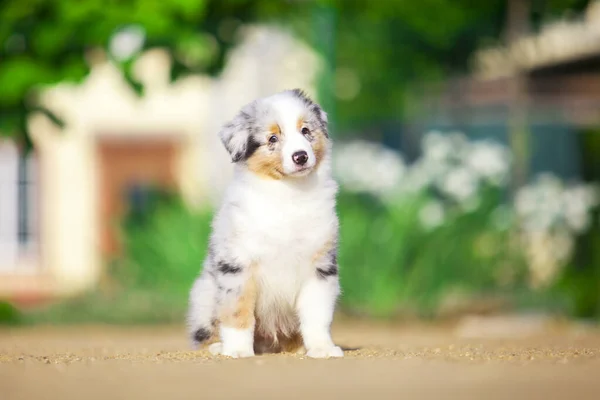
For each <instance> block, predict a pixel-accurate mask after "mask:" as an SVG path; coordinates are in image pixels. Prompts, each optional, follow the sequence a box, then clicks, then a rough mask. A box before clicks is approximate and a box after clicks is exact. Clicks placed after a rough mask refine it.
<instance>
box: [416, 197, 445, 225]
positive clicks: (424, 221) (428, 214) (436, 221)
mask: <svg viewBox="0 0 600 400" xmlns="http://www.w3.org/2000/svg"><path fill="white" fill-rule="evenodd" d="M419 221H420V222H421V225H423V227H424V228H426V229H434V228H437V227H438V226H440V225H441V224H443V223H444V207H443V206H442V203H440V202H439V201H436V200H431V201H429V202H428V203H427V204H425V205H424V206H423V208H421V211H419Z"/></svg>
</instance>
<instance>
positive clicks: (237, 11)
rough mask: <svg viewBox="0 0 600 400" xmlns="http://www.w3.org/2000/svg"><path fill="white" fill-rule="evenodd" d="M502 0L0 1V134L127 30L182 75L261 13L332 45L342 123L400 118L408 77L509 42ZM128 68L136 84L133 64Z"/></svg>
mask: <svg viewBox="0 0 600 400" xmlns="http://www.w3.org/2000/svg"><path fill="white" fill-rule="evenodd" d="M588 2H589V0H552V1H538V0H532V13H531V19H532V21H533V22H534V26H535V24H536V23H537V24H539V22H540V21H543V20H545V19H547V18H551V17H553V16H556V15H562V14H564V13H565V12H567V11H573V12H574V11H580V10H582V9H583V8H584V7H585V6H586V4H587V3H588ZM505 8H506V0H488V1H480V2H475V1H470V0H423V1H420V2H414V1H411V0H387V1H372V0H288V1H284V0H164V1H162V0H120V1H115V0H109V1H105V0H86V1H77V0H7V1H4V2H3V3H2V5H0V22H1V23H0V60H2V61H1V63H0V132H2V133H3V134H8V135H20V136H21V137H22V138H25V139H26V136H24V134H25V133H26V122H25V121H26V116H27V114H28V113H29V112H31V111H32V110H36V109H37V108H38V104H37V103H36V101H35V91H32V89H36V88H38V87H39V86H40V85H47V84H52V83H56V82H62V81H77V80H79V79H81V78H82V77H84V76H85V75H86V73H87V71H88V65H87V64H86V62H85V55H86V53H87V52H88V51H90V50H92V49H96V48H101V49H107V48H108V46H109V42H110V39H111V37H113V35H114V34H115V33H116V32H118V31H119V30H122V29H124V28H127V27H130V26H138V27H141V28H143V31H144V34H145V40H144V43H143V48H151V47H156V46H161V47H165V48H167V49H169V50H170V51H171V52H172V54H173V55H174V61H175V65H174V70H173V77H174V78H176V77H177V76H179V75H181V74H187V73H190V72H201V73H209V74H214V73H217V72H218V71H219V70H220V68H221V67H222V65H223V63H224V60H225V55H226V54H227V51H228V49H230V48H231V46H233V45H234V44H235V43H236V38H237V32H238V29H239V28H240V27H241V26H243V25H244V24H247V23H253V22H263V21H265V22H273V23H278V24H280V25H282V26H284V27H288V28H292V29H293V30H294V31H295V33H296V34H297V35H298V36H299V37H300V38H302V39H304V40H306V41H307V42H308V43H310V44H311V45H313V46H314V47H315V48H317V49H321V50H322V51H325V52H327V54H324V55H325V56H326V57H325V58H326V59H327V60H328V61H329V68H328V69H327V71H330V72H331V73H333V72H334V71H336V73H335V75H334V76H335V79H328V80H327V81H324V85H323V87H322V88H321V89H322V94H323V97H331V96H326V94H330V95H331V94H333V93H337V94H338V95H339V94H340V90H341V91H343V89H344V88H346V89H347V88H348V87H354V88H355V89H354V91H355V92H356V91H357V90H358V92H356V93H354V94H352V93H350V94H349V93H346V94H343V95H340V96H338V97H337V98H336V99H335V109H336V114H337V117H338V118H337V119H338V120H340V121H341V122H342V123H343V125H345V126H352V127H356V126H357V124H367V123H372V122H373V121H377V120H386V119H398V118H401V117H402V115H403V113H404V112H405V111H406V107H407V105H408V104H410V103H409V99H410V93H411V92H410V88H411V86H412V85H414V84H415V83H418V82H421V81H423V80H431V79H441V78H443V77H446V76H448V75H452V74H456V73H462V72H464V71H466V70H467V68H468V62H469V56H470V54H471V53H472V52H473V51H474V50H475V49H476V48H477V47H478V46H480V45H481V44H484V43H486V42H490V41H491V42H495V41H498V40H500V39H501V33H502V30H503V26H504V23H505V14H506V10H505ZM323 13H328V15H333V16H334V18H333V23H332V24H325V25H320V24H319V23H318V21H319V20H320V19H319V16H320V15H322V14H323ZM324 29H333V31H334V32H325V31H324ZM325 37H331V38H332V40H333V41H334V42H333V44H332V46H330V47H329V48H327V47H325V48H322V47H323V46H321V43H322V41H323V40H324V38H325ZM276 61H277V60H269V61H267V62H276ZM121 64H122V66H123V69H124V70H125V72H126V75H127V78H128V79H129V80H130V81H131V84H132V85H134V86H135V85H136V82H135V81H134V80H133V79H132V78H131V76H130V74H129V72H128V69H129V66H130V63H128V62H126V61H123V62H122V63H121ZM332 78H333V77H332ZM327 83H328V84H327ZM333 107H334V105H333V104H331V105H330V106H329V107H328V108H333ZM46 111H47V110H46Z"/></svg>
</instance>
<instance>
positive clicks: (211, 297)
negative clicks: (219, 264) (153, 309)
mask: <svg viewBox="0 0 600 400" xmlns="http://www.w3.org/2000/svg"><path fill="white" fill-rule="evenodd" d="M205 271H206V270H205ZM205 271H204V272H203V273H202V274H201V275H200V276H199V277H198V278H197V279H196V281H195V282H194V285H193V286H192V290H191V291H190V298H189V309H188V314H187V327H188V334H189V336H190V339H191V342H192V347H193V348H195V349H197V348H198V347H200V345H202V343H204V342H206V341H207V340H208V339H210V338H211V337H212V335H213V333H214V330H215V327H214V325H215V324H214V317H215V306H216V296H217V285H216V282H215V281H214V279H212V277H211V276H210V275H209V274H208V273H206V272H205Z"/></svg>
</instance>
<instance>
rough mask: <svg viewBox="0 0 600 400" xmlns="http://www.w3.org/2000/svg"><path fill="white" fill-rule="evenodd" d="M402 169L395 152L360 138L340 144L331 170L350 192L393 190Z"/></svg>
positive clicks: (399, 159) (381, 193)
mask: <svg viewBox="0 0 600 400" xmlns="http://www.w3.org/2000/svg"><path fill="white" fill-rule="evenodd" d="M405 169H406V167H405V165H404V161H403V159H402V156H401V155H400V154H399V153H397V152H395V151H393V150H390V149H387V148H385V147H383V146H381V145H378V144H376V143H370V142H366V141H362V140H356V141H352V142H350V143H346V144H340V145H339V146H338V148H337V150H336V152H335V154H334V172H335V174H336V176H337V177H338V178H339V180H340V182H341V183H342V184H343V185H344V186H345V188H346V189H348V190H351V191H357V192H361V191H365V192H370V193H373V194H376V195H383V194H386V193H388V192H390V191H393V190H395V189H397V187H398V185H399V183H400V181H401V180H402V178H403V176H404V173H405Z"/></svg>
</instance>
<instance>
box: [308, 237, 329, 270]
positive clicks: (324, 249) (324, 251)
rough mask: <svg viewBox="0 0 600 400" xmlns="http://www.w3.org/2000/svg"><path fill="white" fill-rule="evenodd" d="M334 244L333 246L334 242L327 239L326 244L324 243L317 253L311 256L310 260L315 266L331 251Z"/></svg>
mask: <svg viewBox="0 0 600 400" xmlns="http://www.w3.org/2000/svg"><path fill="white" fill-rule="evenodd" d="M334 244H335V241H334V240H333V239H329V240H328V241H327V242H325V244H324V245H323V247H321V248H320V249H319V251H317V252H316V253H315V254H314V255H313V258H312V262H313V264H316V263H317V262H319V261H320V260H322V259H323V257H325V256H326V255H327V253H329V252H330V251H331V250H332V249H333V246H334Z"/></svg>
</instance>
